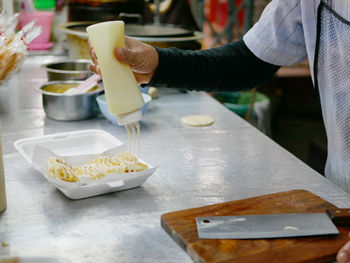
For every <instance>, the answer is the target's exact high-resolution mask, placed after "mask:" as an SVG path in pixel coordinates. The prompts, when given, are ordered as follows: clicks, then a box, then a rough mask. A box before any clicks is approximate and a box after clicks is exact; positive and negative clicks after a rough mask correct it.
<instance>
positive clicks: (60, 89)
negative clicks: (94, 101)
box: [43, 83, 98, 93]
mask: <svg viewBox="0 0 350 263" xmlns="http://www.w3.org/2000/svg"><path fill="white" fill-rule="evenodd" d="M78 85H79V84H77V83H56V84H50V85H48V86H46V87H44V88H43V90H44V91H47V92H52V93H64V92H66V91H67V90H69V89H71V88H76V87H78ZM97 89H98V86H97V85H96V86H95V87H93V88H91V89H90V90H89V91H88V92H91V91H95V90H97Z"/></svg>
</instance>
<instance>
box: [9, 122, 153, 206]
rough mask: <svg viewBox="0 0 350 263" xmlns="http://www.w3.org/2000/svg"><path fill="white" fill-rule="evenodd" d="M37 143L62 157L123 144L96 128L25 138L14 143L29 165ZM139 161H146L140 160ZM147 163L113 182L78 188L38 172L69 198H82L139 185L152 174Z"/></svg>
mask: <svg viewBox="0 0 350 263" xmlns="http://www.w3.org/2000/svg"><path fill="white" fill-rule="evenodd" d="M37 145H39V146H43V147H45V148H47V149H49V150H51V151H52V152H54V153H56V154H57V155H61V156H79V155H87V154H101V153H103V152H105V151H107V150H109V149H112V148H115V147H125V145H124V144H123V143H122V142H121V141H119V140H118V139H116V138H115V137H114V136H112V135H111V134H109V133H108V132H105V131H103V130H97V129H92V130H81V131H73V132H63V133H56V134H50V135H44V136H38V137H31V138H25V139H21V140H18V141H16V142H15V147H16V149H17V150H18V151H19V152H20V153H21V154H22V155H23V157H24V158H25V159H26V160H27V161H28V162H29V163H31V164H32V165H33V160H32V157H33V152H34V149H35V147H36V146H37ZM125 149H126V147H125ZM140 161H141V162H143V163H145V162H144V161H142V160H140ZM145 164H147V163H145ZM147 165H148V167H149V168H148V169H147V170H144V171H141V172H135V173H134V174H129V175H126V176H125V177H124V176H119V178H118V180H116V181H112V182H103V183H100V184H92V185H86V186H79V187H63V186H62V185H64V184H60V183H55V182H57V181H60V180H58V179H54V178H51V177H50V176H49V175H48V174H47V173H45V172H41V174H42V175H43V176H44V177H45V178H46V179H47V180H48V181H49V182H50V183H52V184H53V185H55V186H56V187H57V188H58V189H59V190H60V191H61V192H62V193H63V194H64V195H66V196H67V197H68V198H70V199H82V198H87V197H92V196H96V195H102V194H106V193H111V192H116V191H121V190H127V189H131V188H135V187H138V186H140V185H141V184H143V183H144V182H145V181H146V180H147V178H148V177H149V176H151V175H152V173H153V172H154V170H155V169H154V167H152V166H151V165H149V164H147ZM62 182H63V181H62ZM64 183H65V182H64Z"/></svg>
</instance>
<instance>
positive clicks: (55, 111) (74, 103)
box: [37, 59, 103, 121]
mask: <svg viewBox="0 0 350 263" xmlns="http://www.w3.org/2000/svg"><path fill="white" fill-rule="evenodd" d="M90 63H91V60H88V59H78V60H65V61H62V60H61V61H57V62H53V63H49V64H45V65H43V67H44V68H45V69H46V72H47V78H48V82H46V83H45V84H43V85H42V86H41V87H38V88H37V91H39V92H40V93H41V94H42V100H43V108H44V111H45V113H46V116H47V117H48V118H50V119H53V120H57V121H78V120H84V119H88V118H93V117H95V116H97V115H98V114H99V108H98V105H97V102H96V97H97V96H98V95H100V94H102V93H103V86H102V84H99V85H98V88H97V89H95V90H94V91H90V92H87V93H83V94H75V95H67V94H64V93H62V92H52V91H48V90H47V88H48V87H49V86H52V85H54V86H55V87H60V86H62V87H63V86H65V85H67V84H70V85H73V86H78V85H79V84H80V83H81V82H82V81H83V80H85V79H87V78H88V77H89V76H91V75H92V72H91V71H90V70H89V65H90Z"/></svg>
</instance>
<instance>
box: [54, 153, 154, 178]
mask: <svg viewBox="0 0 350 263" xmlns="http://www.w3.org/2000/svg"><path fill="white" fill-rule="evenodd" d="M48 168H49V175H50V176H51V177H53V178H57V179H61V180H63V181H66V182H78V181H79V179H80V177H81V176H88V177H89V178H90V179H92V180H99V179H101V178H103V177H105V176H106V174H111V173H129V172H139V171H142V170H146V169H147V168H148V166H147V165H146V164H144V163H141V162H140V161H138V159H137V157H136V156H134V155H132V154H131V153H129V152H126V153H123V154H119V155H117V156H115V157H108V156H101V157H99V158H97V159H94V160H92V161H90V162H88V163H86V164H83V165H76V166H74V165H69V164H67V163H66V162H65V161H64V160H62V159H60V158H57V157H51V158H49V160H48Z"/></svg>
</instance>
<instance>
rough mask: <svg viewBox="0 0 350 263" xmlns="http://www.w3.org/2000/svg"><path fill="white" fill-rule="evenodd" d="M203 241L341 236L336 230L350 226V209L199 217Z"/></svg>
mask: <svg viewBox="0 0 350 263" xmlns="http://www.w3.org/2000/svg"><path fill="white" fill-rule="evenodd" d="M196 224H197V231H198V236H199V238H208V239H258V238H282V237H302V236H319V235H337V234H339V231H338V229H337V227H336V226H350V209H338V208H337V209H328V210H327V211H326V212H323V213H287V214H262V215H240V216H212V217H197V218H196Z"/></svg>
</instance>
